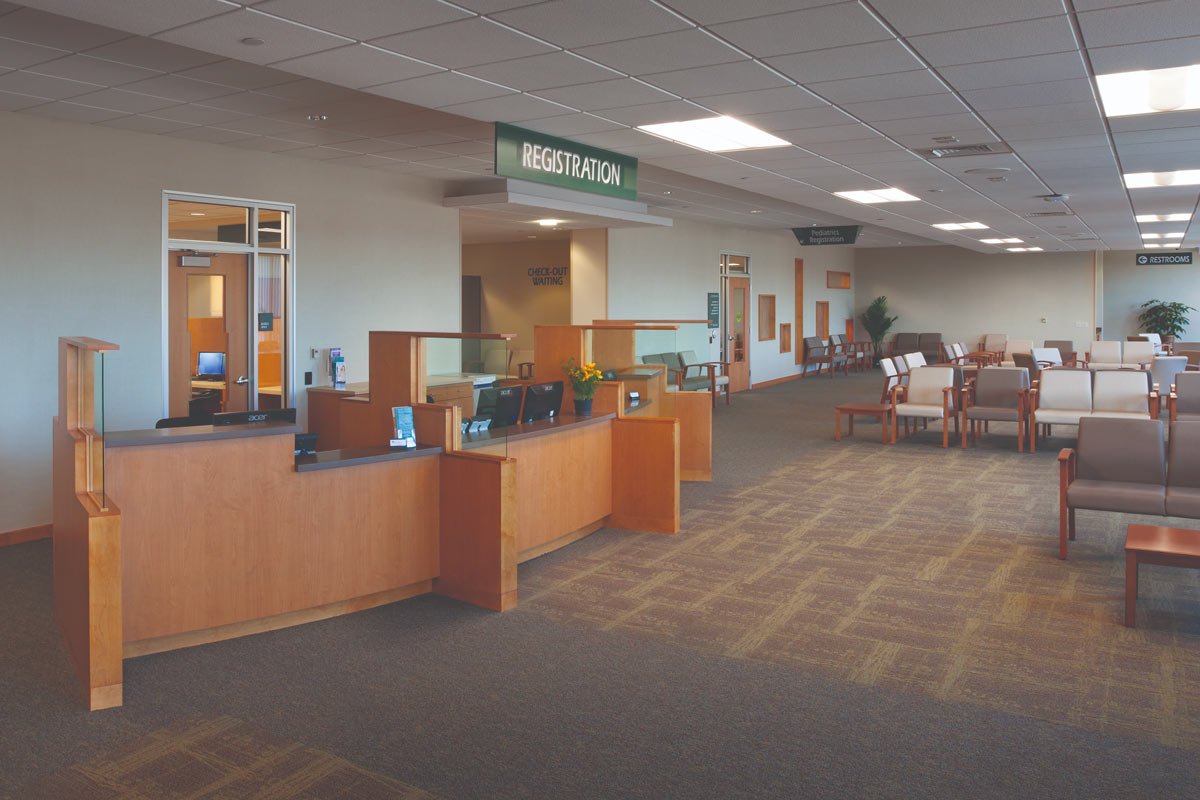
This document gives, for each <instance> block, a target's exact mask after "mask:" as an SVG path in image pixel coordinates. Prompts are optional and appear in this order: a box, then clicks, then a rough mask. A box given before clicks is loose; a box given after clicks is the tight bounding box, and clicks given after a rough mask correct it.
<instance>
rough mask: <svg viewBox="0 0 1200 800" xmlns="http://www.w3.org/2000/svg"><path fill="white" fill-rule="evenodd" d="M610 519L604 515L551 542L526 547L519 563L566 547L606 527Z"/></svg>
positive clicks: (518, 557) (519, 556)
mask: <svg viewBox="0 0 1200 800" xmlns="http://www.w3.org/2000/svg"><path fill="white" fill-rule="evenodd" d="M608 520H609V518H608V517H604V518H603V519H599V520H596V521H595V522H593V523H591V524H589V525H584V526H583V527H582V528H580V529H579V530H576V531H571V532H570V533H565V534H563V535H562V536H559V537H558V538H557V539H552V540H551V541H549V542H543V543H542V544H539V545H535V546H533V547H529V548H526V549H525V550H522V551H521V552H519V553H517V563H518V564H524V563H525V562H526V561H529V560H530V559H534V558H537V557H538V556H544V555H546V553H550V552H553V551H555V550H557V549H558V548H560V547H566V546H567V545H569V544H573V543H574V542H578V541H579V540H580V539H582V538H583V537H585V536H587V535H588V534H591V533H595V532H596V531H598V530H600V529H601V528H603V527H605V526H606V525H607V524H608Z"/></svg>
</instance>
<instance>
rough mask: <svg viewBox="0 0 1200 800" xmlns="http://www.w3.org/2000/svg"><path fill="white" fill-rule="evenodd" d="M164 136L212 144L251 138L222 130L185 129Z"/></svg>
mask: <svg viewBox="0 0 1200 800" xmlns="http://www.w3.org/2000/svg"><path fill="white" fill-rule="evenodd" d="M163 135H164V136H174V137H175V138H177V139H192V140H194V141H198V142H212V143H213V144H225V143H227V142H233V141H237V140H238V139H246V138H249V137H247V136H246V134H244V133H238V132H236V131H226V130H222V129H220V128H205V127H195V128H184V129H183V130H179V131H171V132H169V133H166V134H163Z"/></svg>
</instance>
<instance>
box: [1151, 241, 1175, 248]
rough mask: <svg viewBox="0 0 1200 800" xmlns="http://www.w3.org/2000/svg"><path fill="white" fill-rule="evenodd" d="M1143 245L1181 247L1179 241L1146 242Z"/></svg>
mask: <svg viewBox="0 0 1200 800" xmlns="http://www.w3.org/2000/svg"><path fill="white" fill-rule="evenodd" d="M1142 247H1179V242H1163V243H1162V244H1158V243H1157V242H1145V243H1143V244H1142Z"/></svg>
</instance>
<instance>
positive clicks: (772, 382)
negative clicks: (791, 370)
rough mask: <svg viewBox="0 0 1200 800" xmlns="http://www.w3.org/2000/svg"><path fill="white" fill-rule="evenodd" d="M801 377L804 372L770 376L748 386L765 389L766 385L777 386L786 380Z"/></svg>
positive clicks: (794, 379)
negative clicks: (779, 376)
mask: <svg viewBox="0 0 1200 800" xmlns="http://www.w3.org/2000/svg"><path fill="white" fill-rule="evenodd" d="M803 377H804V373H802V372H797V373H796V374H795V375H784V376H783V377H782V378H772V379H771V380H769V381H763V382H762V383H755V384H753V385H752V386H751V387H750V388H751V389H765V388H767V387H768V386H777V385H779V384H781V383H787V382H788V381H796V380H799V379H801V378H803Z"/></svg>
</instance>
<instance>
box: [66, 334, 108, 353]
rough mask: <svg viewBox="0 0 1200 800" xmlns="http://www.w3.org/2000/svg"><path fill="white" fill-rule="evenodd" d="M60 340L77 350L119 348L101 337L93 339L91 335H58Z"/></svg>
mask: <svg viewBox="0 0 1200 800" xmlns="http://www.w3.org/2000/svg"><path fill="white" fill-rule="evenodd" d="M58 340H59V341H60V342H63V343H64V344H68V345H70V346H71V347H74V348H77V349H79V350H120V349H121V345H119V344H113V343H112V342H106V341H104V340H102V339H93V338H92V337H91V336H60V337H58Z"/></svg>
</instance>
